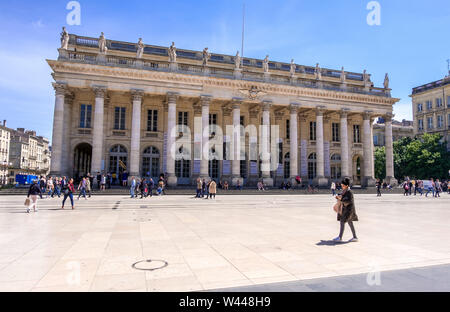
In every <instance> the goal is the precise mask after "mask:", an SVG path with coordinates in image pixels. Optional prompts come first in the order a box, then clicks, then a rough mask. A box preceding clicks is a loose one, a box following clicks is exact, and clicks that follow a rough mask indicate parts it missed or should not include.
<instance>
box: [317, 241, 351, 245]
mask: <svg viewBox="0 0 450 312" xmlns="http://www.w3.org/2000/svg"><path fill="white" fill-rule="evenodd" d="M348 243H349V241H340V242H336V241H333V240H321V241H320V242H318V243H317V244H316V246H336V245H344V244H348Z"/></svg>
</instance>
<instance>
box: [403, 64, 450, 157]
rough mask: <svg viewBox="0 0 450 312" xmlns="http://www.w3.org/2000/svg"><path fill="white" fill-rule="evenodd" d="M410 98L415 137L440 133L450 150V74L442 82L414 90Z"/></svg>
mask: <svg viewBox="0 0 450 312" xmlns="http://www.w3.org/2000/svg"><path fill="white" fill-rule="evenodd" d="M410 96H411V98H412V109H413V120H414V125H413V128H414V135H421V134H423V133H439V134H440V135H442V137H443V139H444V140H446V141H447V149H448V150H450V131H449V130H450V72H449V75H448V76H446V77H445V78H443V79H441V80H438V81H434V82H431V83H428V84H426V85H423V86H420V87H416V88H414V89H413V92H412V94H411V95H410Z"/></svg>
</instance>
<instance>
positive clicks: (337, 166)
mask: <svg viewBox="0 0 450 312" xmlns="http://www.w3.org/2000/svg"><path fill="white" fill-rule="evenodd" d="M330 167H331V179H333V180H338V179H340V178H341V155H339V154H333V155H332V156H331V161H330Z"/></svg>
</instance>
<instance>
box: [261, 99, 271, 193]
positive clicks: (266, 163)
mask: <svg viewBox="0 0 450 312" xmlns="http://www.w3.org/2000/svg"><path fill="white" fill-rule="evenodd" d="M271 106H272V102H270V101H264V102H263V103H262V111H263V112H262V119H263V120H262V122H263V124H262V127H261V153H260V155H261V172H262V178H263V182H264V184H266V185H268V186H273V179H272V178H271V177H270V107H271Z"/></svg>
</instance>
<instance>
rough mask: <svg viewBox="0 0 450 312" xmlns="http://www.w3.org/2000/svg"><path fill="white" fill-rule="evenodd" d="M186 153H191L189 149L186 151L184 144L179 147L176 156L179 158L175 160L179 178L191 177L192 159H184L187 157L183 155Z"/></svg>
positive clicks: (176, 173)
mask: <svg viewBox="0 0 450 312" xmlns="http://www.w3.org/2000/svg"><path fill="white" fill-rule="evenodd" d="M186 153H189V151H185V150H184V148H183V147H182V146H181V147H180V148H179V149H178V155H177V156H176V158H177V159H178V160H175V175H176V176H177V178H189V177H190V171H191V161H190V160H189V159H184V158H185V157H183V155H185V154H186Z"/></svg>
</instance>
